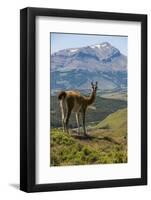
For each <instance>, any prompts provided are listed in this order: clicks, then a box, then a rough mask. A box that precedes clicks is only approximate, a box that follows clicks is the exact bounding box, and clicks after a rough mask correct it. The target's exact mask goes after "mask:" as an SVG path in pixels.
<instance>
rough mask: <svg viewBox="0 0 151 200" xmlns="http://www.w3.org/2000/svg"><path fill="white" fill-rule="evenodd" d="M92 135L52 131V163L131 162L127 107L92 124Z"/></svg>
mask: <svg viewBox="0 0 151 200" xmlns="http://www.w3.org/2000/svg"><path fill="white" fill-rule="evenodd" d="M88 134H89V137H87V138H86V137H83V136H82V135H77V133H75V130H73V129H72V130H70V134H67V133H63V131H62V129H60V128H54V129H52V131H51V134H50V135H51V144H50V145H51V151H50V152H51V155H50V165H51V166H64V165H82V164H105V163H125V162H127V110H126V109H121V110H118V111H116V112H115V113H112V114H110V115H109V116H108V117H106V118H105V119H104V120H103V121H101V122H99V123H98V124H97V125H94V126H89V127H88Z"/></svg>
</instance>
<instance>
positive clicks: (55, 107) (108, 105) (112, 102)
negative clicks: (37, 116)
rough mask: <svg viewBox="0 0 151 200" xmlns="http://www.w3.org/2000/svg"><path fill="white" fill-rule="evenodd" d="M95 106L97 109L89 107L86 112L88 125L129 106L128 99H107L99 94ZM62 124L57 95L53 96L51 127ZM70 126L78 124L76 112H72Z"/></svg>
mask: <svg viewBox="0 0 151 200" xmlns="http://www.w3.org/2000/svg"><path fill="white" fill-rule="evenodd" d="M93 106H95V108H96V109H95V110H92V109H88V110H87V113H86V123H87V125H91V123H92V124H94V123H98V122H100V121H102V120H103V119H105V117H107V116H108V115H109V114H111V113H113V112H115V111H117V110H118V109H122V108H125V107H127V101H124V100H119V99H107V98H102V97H100V96H97V97H96V100H95V103H94V104H93ZM61 126H62V124H61V112H60V106H59V101H58V99H57V96H51V127H52V128H56V127H61ZM69 126H70V128H74V127H76V126H77V124H76V120H75V114H71V118H70V121H69Z"/></svg>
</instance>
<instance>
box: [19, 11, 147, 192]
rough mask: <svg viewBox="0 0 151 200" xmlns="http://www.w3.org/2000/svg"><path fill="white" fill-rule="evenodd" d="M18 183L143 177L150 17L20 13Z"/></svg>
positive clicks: (95, 184)
mask: <svg viewBox="0 0 151 200" xmlns="http://www.w3.org/2000/svg"><path fill="white" fill-rule="evenodd" d="M20 84H21V86H20V189H21V190H23V191H26V192H39V191H54V190H70V189H86V188H87V189H88V188H103V187H120V186H132V185H146V184H147V16H146V15H143V14H125V13H123V14H122V13H109V12H108V13H107V12H94V11H93V12H92V11H77V10H61V9H60V10H59V9H47V8H25V9H22V10H21V12H20Z"/></svg>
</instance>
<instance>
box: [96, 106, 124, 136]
mask: <svg viewBox="0 0 151 200" xmlns="http://www.w3.org/2000/svg"><path fill="white" fill-rule="evenodd" d="M95 128H96V129H111V130H112V132H113V134H114V136H120V135H121V136H122V135H123V136H127V109H126V108H125V109H120V110H118V111H117V112H115V113H112V114H110V115H109V116H108V117H106V118H105V119H104V120H103V121H101V122H100V123H99V124H97V125H96V126H95ZM113 134H112V135H113Z"/></svg>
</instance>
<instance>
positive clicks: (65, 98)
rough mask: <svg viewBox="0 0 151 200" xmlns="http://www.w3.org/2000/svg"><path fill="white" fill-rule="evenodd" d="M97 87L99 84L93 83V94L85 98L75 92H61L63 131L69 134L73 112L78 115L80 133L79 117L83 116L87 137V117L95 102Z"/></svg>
mask: <svg viewBox="0 0 151 200" xmlns="http://www.w3.org/2000/svg"><path fill="white" fill-rule="evenodd" d="M97 85H98V84H97V82H96V83H95V84H94V83H93V82H91V87H92V92H91V94H90V96H84V95H82V94H80V92H78V91H74V90H72V91H61V92H60V93H59V95H58V100H59V102H60V109H61V115H62V126H63V131H66V132H68V123H69V118H70V116H71V112H74V113H75V115H76V121H77V126H78V133H80V124H79V117H80V114H81V116H82V121H83V131H84V135H87V133H86V127H85V116H86V111H87V108H88V106H90V105H91V104H92V103H94V101H95V98H96V91H97Z"/></svg>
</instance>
